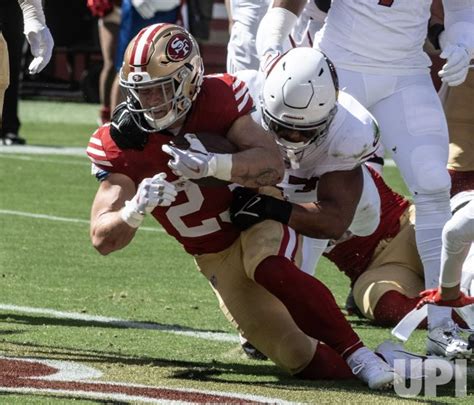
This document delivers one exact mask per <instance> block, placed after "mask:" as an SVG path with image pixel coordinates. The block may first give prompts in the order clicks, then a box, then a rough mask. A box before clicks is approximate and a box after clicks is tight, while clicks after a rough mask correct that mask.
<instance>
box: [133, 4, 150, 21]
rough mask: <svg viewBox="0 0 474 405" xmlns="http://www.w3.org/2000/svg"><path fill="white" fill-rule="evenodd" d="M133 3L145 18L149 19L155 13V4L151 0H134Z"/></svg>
mask: <svg viewBox="0 0 474 405" xmlns="http://www.w3.org/2000/svg"><path fill="white" fill-rule="evenodd" d="M132 5H133V7H135V10H137V12H138V14H140V16H141V17H142V18H143V19H145V20H149V19H150V18H152V17H153V16H154V15H155V4H154V1H151V0H132Z"/></svg>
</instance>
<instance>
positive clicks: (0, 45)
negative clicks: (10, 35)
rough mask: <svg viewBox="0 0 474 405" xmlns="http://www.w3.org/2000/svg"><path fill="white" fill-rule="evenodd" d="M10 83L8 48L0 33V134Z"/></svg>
mask: <svg viewBox="0 0 474 405" xmlns="http://www.w3.org/2000/svg"><path fill="white" fill-rule="evenodd" d="M9 83H10V67H9V64H8V48H7V43H6V42H5V38H3V35H2V33H1V32H0V132H1V130H2V112H3V103H4V100H5V91H6V89H7V87H8V84H9Z"/></svg>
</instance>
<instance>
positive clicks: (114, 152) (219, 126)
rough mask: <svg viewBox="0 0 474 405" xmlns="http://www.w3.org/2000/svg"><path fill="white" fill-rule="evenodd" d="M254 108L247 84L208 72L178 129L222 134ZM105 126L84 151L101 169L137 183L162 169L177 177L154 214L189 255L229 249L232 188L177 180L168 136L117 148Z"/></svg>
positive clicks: (157, 135)
mask: <svg viewBox="0 0 474 405" xmlns="http://www.w3.org/2000/svg"><path fill="white" fill-rule="evenodd" d="M253 108H254V104H253V100H252V98H251V97H250V95H249V93H248V90H247V88H246V86H245V84H244V83H243V82H241V81H239V80H238V79H236V78H235V77H233V76H230V75H227V74H224V75H216V76H206V77H205V78H204V81H203V84H202V87H201V91H200V92H199V94H198V97H197V98H196V100H195V101H194V102H193V106H192V108H191V110H190V111H189V113H188V115H187V118H186V121H185V123H184V125H183V128H182V129H181V131H180V133H181V134H185V133H199V132H206V133H212V134H216V136H225V135H226V133H227V132H228V130H229V128H230V127H231V126H232V124H233V123H234V121H235V120H236V119H238V118H239V117H241V116H243V115H246V114H248V113H250V112H251V110H252V109H253ZM109 128H110V127H109V126H103V127H101V128H100V129H99V130H97V131H96V132H95V133H94V134H93V135H92V137H91V139H90V141H89V146H88V148H87V153H88V155H89V158H90V159H91V160H92V162H93V164H94V165H96V166H97V167H99V168H100V169H101V171H102V175H101V176H98V178H100V179H102V178H104V176H103V172H104V171H105V172H108V173H121V174H125V175H127V176H128V177H130V178H131V179H132V180H133V181H134V182H135V185H136V186H137V187H138V185H139V184H140V182H141V181H142V180H143V179H144V178H147V177H153V176H154V175H155V174H157V173H160V172H165V173H166V174H167V180H168V181H170V182H173V181H176V183H175V184H177V191H178V195H177V197H176V200H175V201H174V202H173V204H171V206H169V207H156V208H155V210H154V211H153V212H152V215H153V216H154V217H155V218H156V220H157V221H158V222H159V223H160V224H161V225H162V226H163V228H165V230H166V231H167V232H168V233H169V234H170V235H172V236H174V237H175V238H176V239H177V240H178V241H179V242H180V243H181V244H182V245H183V247H184V248H185V250H186V251H187V252H188V253H190V254H203V253H215V252H219V251H221V250H224V249H226V248H227V247H229V246H230V245H231V244H232V243H233V242H234V241H235V239H236V238H237V237H238V235H239V231H238V230H237V229H236V228H234V226H233V225H232V224H231V222H230V218H229V212H228V209H229V206H230V203H231V201H232V192H231V190H230V188H229V187H228V186H221V187H212V188H211V187H200V186H198V185H197V184H196V183H193V182H191V181H185V182H179V181H178V179H177V177H176V176H175V175H174V174H173V173H172V172H171V170H170V169H169V167H168V165H167V163H168V161H169V159H170V156H169V155H167V154H166V153H164V152H163V151H162V150H161V146H162V145H163V144H165V143H168V142H170V141H171V140H172V136H170V135H168V134H162V133H159V132H156V133H153V134H150V136H149V138H148V142H147V144H146V145H145V148H144V150H134V149H120V148H119V147H118V146H117V145H116V144H115V142H114V141H113V139H112V138H111V136H110V131H109Z"/></svg>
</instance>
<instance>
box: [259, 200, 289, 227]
mask: <svg viewBox="0 0 474 405" xmlns="http://www.w3.org/2000/svg"><path fill="white" fill-rule="evenodd" d="M262 198H265V215H266V217H267V218H269V219H274V220H275V221H278V222H281V223H282V224H285V225H288V222H289V221H290V216H291V211H292V210H293V205H292V204H291V203H290V202H288V201H283V200H279V199H277V198H274V197H269V196H262Z"/></svg>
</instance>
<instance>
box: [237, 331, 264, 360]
mask: <svg viewBox="0 0 474 405" xmlns="http://www.w3.org/2000/svg"><path fill="white" fill-rule="evenodd" d="M239 339H240V346H241V347H242V350H243V351H244V353H245V355H246V356H247V357H248V358H249V359H251V360H267V359H268V357H267V356H265V355H264V354H263V353H262V352H261V351H260V350H258V349H257V348H256V347H255V346H254V345H253V344H252V343H250V342H249V341H248V340H247V339H246V338H244V337H243V336H242V335H239Z"/></svg>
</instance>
